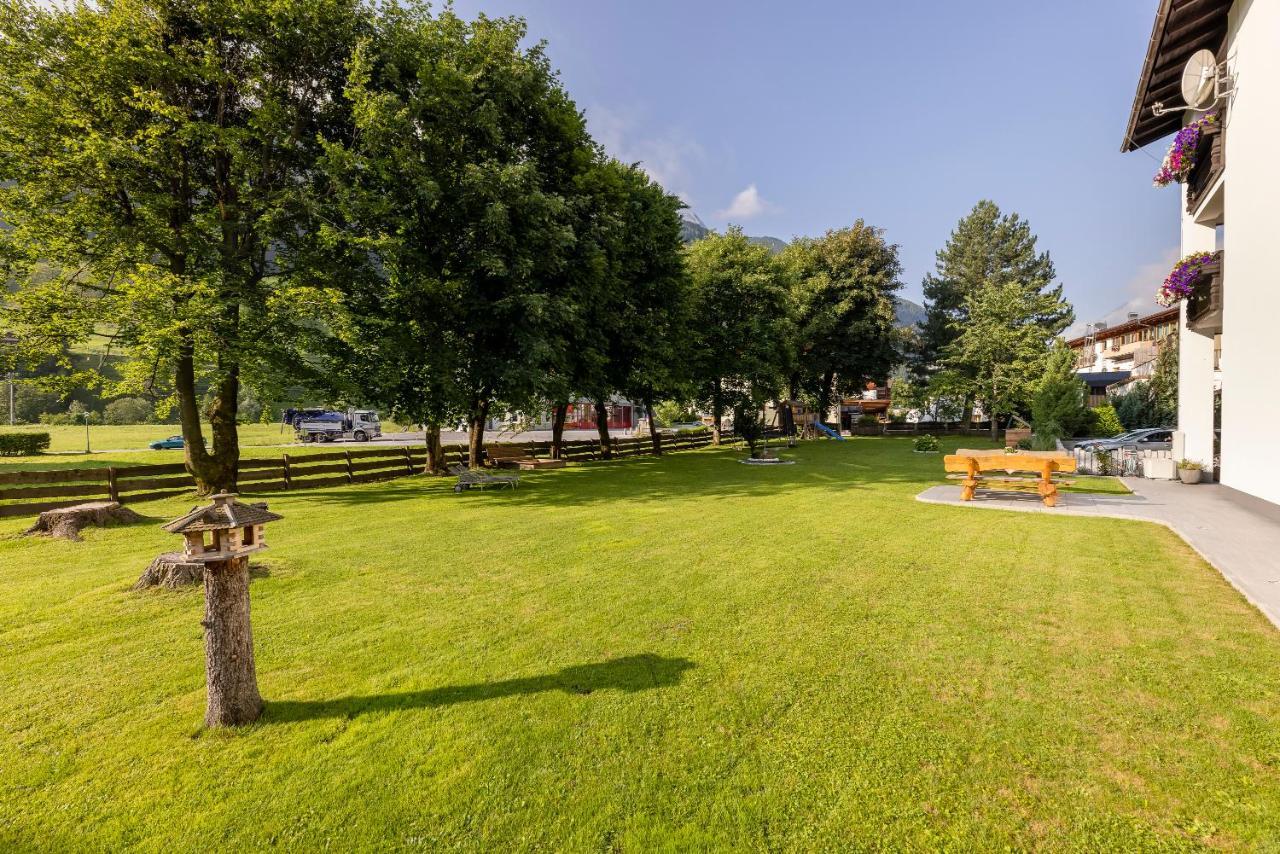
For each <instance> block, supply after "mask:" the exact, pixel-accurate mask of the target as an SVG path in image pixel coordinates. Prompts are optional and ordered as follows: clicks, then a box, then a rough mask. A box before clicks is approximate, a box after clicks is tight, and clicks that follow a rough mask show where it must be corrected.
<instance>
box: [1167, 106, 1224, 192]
mask: <svg viewBox="0 0 1280 854" xmlns="http://www.w3.org/2000/svg"><path fill="white" fill-rule="evenodd" d="M1217 121H1218V114H1217V113H1209V114H1208V115H1207V116H1204V117H1203V118H1200V119H1197V120H1196V121H1194V122H1192V123H1191V124H1189V125H1187V126H1186V127H1184V128H1183V129H1182V130H1180V131H1178V132H1177V134H1175V135H1174V137H1173V144H1172V145H1170V146H1169V150H1168V152H1166V153H1165V155H1164V162H1163V163H1161V164H1160V170H1159V171H1158V172H1156V177H1155V179H1154V181H1153V183H1154V184H1155V186H1157V187H1167V186H1169V185H1170V184H1172V183H1174V182H1181V181H1185V180H1187V176H1188V175H1190V174H1191V170H1192V169H1194V168H1195V165H1196V149H1197V148H1198V147H1199V145H1200V136H1201V134H1202V133H1203V132H1204V129H1205V128H1206V127H1207V126H1209V125H1211V124H1214V123H1215V122H1217Z"/></svg>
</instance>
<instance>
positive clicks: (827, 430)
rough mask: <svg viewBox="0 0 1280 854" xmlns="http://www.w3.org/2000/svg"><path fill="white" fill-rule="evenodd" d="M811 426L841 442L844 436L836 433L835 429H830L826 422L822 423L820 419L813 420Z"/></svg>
mask: <svg viewBox="0 0 1280 854" xmlns="http://www.w3.org/2000/svg"><path fill="white" fill-rule="evenodd" d="M813 426H814V427H817V428H818V429H819V430H821V431H822V432H823V433H826V434H827V435H828V436H830V437H831V438H832V439H838V440H839V441H841V442H843V441H844V436H841V435H840V434H839V433H837V432H836V431H835V430H832V429H831V428H830V427H828V426H827V425H826V424H823V423H822V422H821V421H815V422H813Z"/></svg>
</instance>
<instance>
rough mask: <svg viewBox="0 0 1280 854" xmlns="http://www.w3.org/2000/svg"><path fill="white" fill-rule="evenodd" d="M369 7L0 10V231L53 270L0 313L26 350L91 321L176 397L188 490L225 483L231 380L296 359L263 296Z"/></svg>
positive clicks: (8, 247)
mask: <svg viewBox="0 0 1280 854" xmlns="http://www.w3.org/2000/svg"><path fill="white" fill-rule="evenodd" d="M367 19H368V18H367V14H366V12H365V11H364V7H363V6H362V5H361V4H359V3H358V2H355V0H271V2H268V0H189V2H173V1H172V0H100V2H96V3H88V2H84V3H77V4H74V5H69V6H66V7H63V6H52V7H50V6H44V5H37V4H25V3H9V4H6V5H5V6H4V9H3V11H0V72H2V73H3V78H4V82H3V84H0V114H2V115H3V116H4V120H3V122H0V218H2V219H3V220H4V222H5V223H6V225H7V226H8V228H6V230H5V231H4V232H3V234H2V236H0V239H2V240H3V242H4V249H5V251H6V254H7V255H8V257H9V259H10V260H11V261H13V262H16V264H17V269H18V272H19V276H21V275H22V271H23V270H32V269H34V268H35V267H36V266H37V265H38V264H41V263H47V264H50V265H52V266H53V267H54V268H55V269H57V270H58V271H60V272H59V274H58V275H56V276H54V277H53V278H52V279H49V280H48V281H45V282H43V283H36V282H34V281H33V280H29V281H28V286H27V287H24V288H23V289H22V290H20V291H19V293H18V294H17V296H16V298H15V301H14V304H13V305H12V306H11V307H10V309H9V310H8V311H7V312H6V314H7V317H6V324H5V325H6V326H8V327H10V328H12V329H13V330H14V331H15V332H17V333H18V336H19V339H20V341H21V342H22V346H23V347H24V348H25V349H26V355H27V356H28V357H29V358H31V359H36V358H39V357H40V356H41V355H44V354H47V353H49V352H55V351H57V350H59V349H61V348H65V346H66V345H67V344H68V343H74V342H78V341H81V340H83V339H84V338H86V337H88V336H90V335H93V334H95V333H98V334H102V333H106V334H109V335H111V336H112V338H113V340H114V343H115V344H116V345H117V346H120V347H123V348H125V349H127V350H128V351H130V352H131V354H132V355H133V356H135V357H136V359H137V364H140V365H141V366H142V367H143V370H141V371H135V373H134V376H135V377H138V378H140V380H139V381H140V382H141V383H142V384H143V385H145V386H146V388H145V390H146V391H148V392H150V393H152V394H154V395H156V396H159V397H162V398H163V397H166V396H170V395H171V397H172V400H173V402H174V404H175V405H176V406H177V409H178V412H179V415H180V418H181V424H182V433H183V437H184V438H185V440H186V464H187V468H188V470H189V471H190V472H191V474H192V475H193V476H194V477H195V479H196V481H197V484H198V485H199V488H200V489H201V490H202V491H206V492H207V491H212V490H220V489H230V488H233V487H234V486H235V482H236V475H237V467H238V462H239V447H238V440H237V430H236V417H237V406H238V398H239V393H240V387H241V383H242V380H243V379H244V378H245V377H246V376H247V375H252V374H254V373H255V372H256V373H269V372H271V371H272V370H277V369H278V367H277V366H279V365H281V364H283V365H285V366H287V367H286V369H288V367H300V363H298V362H296V361H294V360H292V359H290V358H288V356H289V355H290V354H291V353H292V350H293V345H294V338H293V335H292V332H291V329H290V326H289V324H288V323H287V322H286V320H287V318H288V314H287V313H285V314H284V315H281V314H279V313H277V312H276V311H275V308H276V307H277V306H279V305H281V304H282V303H285V302H287V300H279V299H278V297H279V292H280V289H281V288H282V287H283V286H284V284H285V283H287V282H288V281H290V279H289V276H288V273H289V272H290V271H289V267H288V264H289V260H290V259H291V257H293V250H294V249H295V248H296V247H297V246H298V244H300V243H303V242H305V241H306V240H308V239H309V238H310V237H311V235H312V234H313V229H312V228H311V227H310V224H309V223H308V222H307V221H306V213H307V212H306V209H305V206H304V205H302V204H301V203H300V197H301V196H302V195H303V194H302V193H300V190H301V189H302V188H304V187H306V186H307V185H308V184H309V183H310V182H311V180H312V179H313V177H314V171H315V163H316V158H317V156H318V154H319V145H318V143H317V139H318V138H319V137H321V136H328V137H333V138H336V137H339V136H343V135H346V134H348V133H349V131H348V130H347V128H348V109H347V104H346V101H345V100H344V99H343V98H342V96H341V92H342V88H343V85H344V83H345V80H346V65H347V62H348V61H349V59H350V56H351V51H352V48H353V46H354V44H355V42H356V40H357V39H358V38H359V37H360V36H361V35H362V34H363V33H364V32H365V31H366V24H367ZM166 376H167V377H169V378H171V379H170V380H168V381H165V380H164V379H163V378H164V377H166ZM206 386H207V388H208V390H209V394H208V403H207V406H206V407H205V409H204V411H202V406H201V404H202V398H203V397H204V395H203V394H202V392H203V390H204V387H206ZM204 417H207V418H208V421H209V423H210V427H211V432H212V448H211V449H206V445H205V435H204V429H203V427H202V424H201V421H202V419H203V418H204Z"/></svg>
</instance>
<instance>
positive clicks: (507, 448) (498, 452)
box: [484, 445, 529, 460]
mask: <svg viewBox="0 0 1280 854" xmlns="http://www.w3.org/2000/svg"><path fill="white" fill-rule="evenodd" d="M484 450H485V453H486V454H488V455H489V459H492V460H518V459H524V458H525V457H527V456H529V449H528V448H524V447H521V446H520V445H489V446H488V447H486V448H485V449H484Z"/></svg>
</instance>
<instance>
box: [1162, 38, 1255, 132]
mask: <svg viewBox="0 0 1280 854" xmlns="http://www.w3.org/2000/svg"><path fill="white" fill-rule="evenodd" d="M1235 83H1236V81H1235V78H1234V77H1232V75H1231V72H1230V71H1228V70H1227V64H1226V63H1225V62H1221V63H1220V62H1218V58H1217V57H1216V56H1214V55H1213V51H1211V50H1208V49H1205V48H1201V49H1200V50H1198V51H1196V52H1195V53H1193V54H1192V55H1191V58H1190V59H1188V60H1187V64H1186V65H1185V66H1183V68H1182V100H1183V101H1184V102H1185V103H1184V104H1183V105H1182V106H1177V107H1166V106H1165V105H1164V102H1163V101H1156V102H1155V103H1154V104H1152V105H1151V112H1152V113H1153V114H1155V115H1157V116H1163V115H1165V114H1166V113H1176V112H1181V111H1182V110H1196V111H1203V110H1207V109H1209V108H1210V107H1212V106H1213V105H1214V104H1216V103H1218V102H1219V101H1221V100H1222V99H1223V98H1226V97H1229V96H1230V95H1232V94H1234V93H1235Z"/></svg>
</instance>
